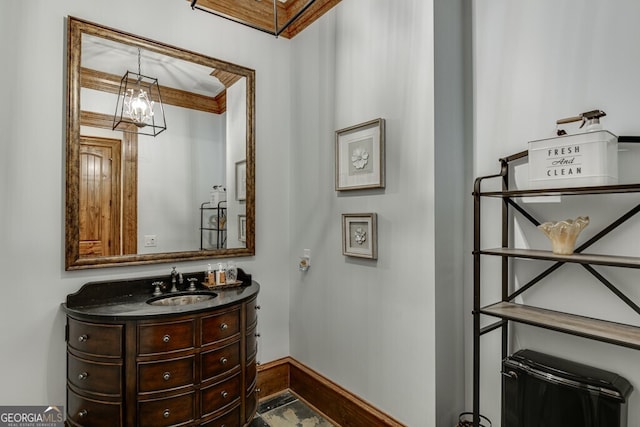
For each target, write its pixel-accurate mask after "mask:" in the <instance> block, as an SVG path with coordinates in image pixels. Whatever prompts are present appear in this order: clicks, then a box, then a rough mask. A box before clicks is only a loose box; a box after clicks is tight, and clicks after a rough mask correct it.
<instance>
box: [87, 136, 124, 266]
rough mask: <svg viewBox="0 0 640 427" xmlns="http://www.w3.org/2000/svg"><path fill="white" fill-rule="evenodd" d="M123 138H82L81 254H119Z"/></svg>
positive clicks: (88, 255) (89, 255)
mask: <svg viewBox="0 0 640 427" xmlns="http://www.w3.org/2000/svg"><path fill="white" fill-rule="evenodd" d="M120 149H121V141H120V140H117V139H110V138H97V137H81V138H80V197H79V199H80V256H81V257H96V256H110V255H119V254H120V243H119V242H120V238H119V233H120V231H119V230H120V214H119V211H120V200H119V194H120V166H119V165H120Z"/></svg>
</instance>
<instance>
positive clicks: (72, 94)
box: [65, 17, 255, 270]
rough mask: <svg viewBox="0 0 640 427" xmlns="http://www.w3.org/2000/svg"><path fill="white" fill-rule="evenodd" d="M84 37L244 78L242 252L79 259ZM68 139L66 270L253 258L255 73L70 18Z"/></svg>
mask: <svg viewBox="0 0 640 427" xmlns="http://www.w3.org/2000/svg"><path fill="white" fill-rule="evenodd" d="M83 34H88V35H93V36H97V37H102V38H105V39H108V40H112V41H115V42H120V43H125V44H128V45H131V46H135V47H139V48H141V49H144V50H149V51H153V52H156V53H159V54H163V55H167V56H171V57H174V58H178V59H181V60H185V61H190V62H194V63H197V64H200V65H204V66H208V67H212V68H215V69H219V70H223V71H228V72H230V73H234V74H237V75H240V76H242V77H245V78H246V84H247V91H246V103H247V105H246V106H247V121H246V127H247V128H246V136H247V143H246V242H245V247H243V248H224V249H213V250H194V251H182V252H165V253H154V254H132V255H117V256H100V257H80V239H79V237H80V224H79V221H80V212H79V209H80V199H79V196H80V188H79V186H80V178H79V173H80V170H79V169H80V166H79V164H80V123H81V120H80V113H81V107H80V89H81V82H80V72H81V51H82V49H81V48H82V46H81V43H82V35H83ZM67 95H68V98H67V129H66V131H67V134H66V207H65V208H66V218H65V219H66V221H65V224H66V227H65V240H66V242H65V243H66V245H65V269H66V270H79V269H88V268H101V267H114V266H127V265H142V264H155V263H166V262H174V261H190V260H198V259H207V258H228V257H241V256H252V255H255V134H254V130H255V129H254V128H255V71H254V70H251V69H249V68H246V67H242V66H239V65H236V64H232V63H229V62H226V61H221V60H219V59H215V58H211V57H208V56H205V55H202V54H198V53H195V52H191V51H188V50H185V49H180V48H177V47H174V46H170V45H167V44H164V43H161V42H157V41H153V40H150V39H147V38H144V37H140V36H136V35H133V34H129V33H126V32H123V31H119V30H115V29H112V28H108V27H105V26H102V25H99V24H95V23H91V22H88V21H84V20H81V19H78V18H74V17H68V19H67Z"/></svg>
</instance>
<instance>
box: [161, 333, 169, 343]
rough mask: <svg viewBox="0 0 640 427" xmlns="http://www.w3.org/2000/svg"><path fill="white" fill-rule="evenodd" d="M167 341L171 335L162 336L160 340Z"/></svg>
mask: <svg viewBox="0 0 640 427" xmlns="http://www.w3.org/2000/svg"><path fill="white" fill-rule="evenodd" d="M169 341H171V336H170V335H169V334H167V335H165V336H163V337H162V342H169Z"/></svg>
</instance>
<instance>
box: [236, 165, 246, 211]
mask: <svg viewBox="0 0 640 427" xmlns="http://www.w3.org/2000/svg"><path fill="white" fill-rule="evenodd" d="M236 200H238V201H244V200H247V161H246V160H241V161H239V162H236Z"/></svg>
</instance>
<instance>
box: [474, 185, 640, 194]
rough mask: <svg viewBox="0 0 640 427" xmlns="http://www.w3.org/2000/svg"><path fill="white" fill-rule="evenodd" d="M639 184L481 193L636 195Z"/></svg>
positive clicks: (484, 192)
mask: <svg viewBox="0 0 640 427" xmlns="http://www.w3.org/2000/svg"><path fill="white" fill-rule="evenodd" d="M638 192H640V184H618V185H600V186H593V187H573V188H536V189H528V190H509V191H482V192H480V193H477V195H479V196H484V197H527V196H574V195H580V194H610V193H638Z"/></svg>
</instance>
